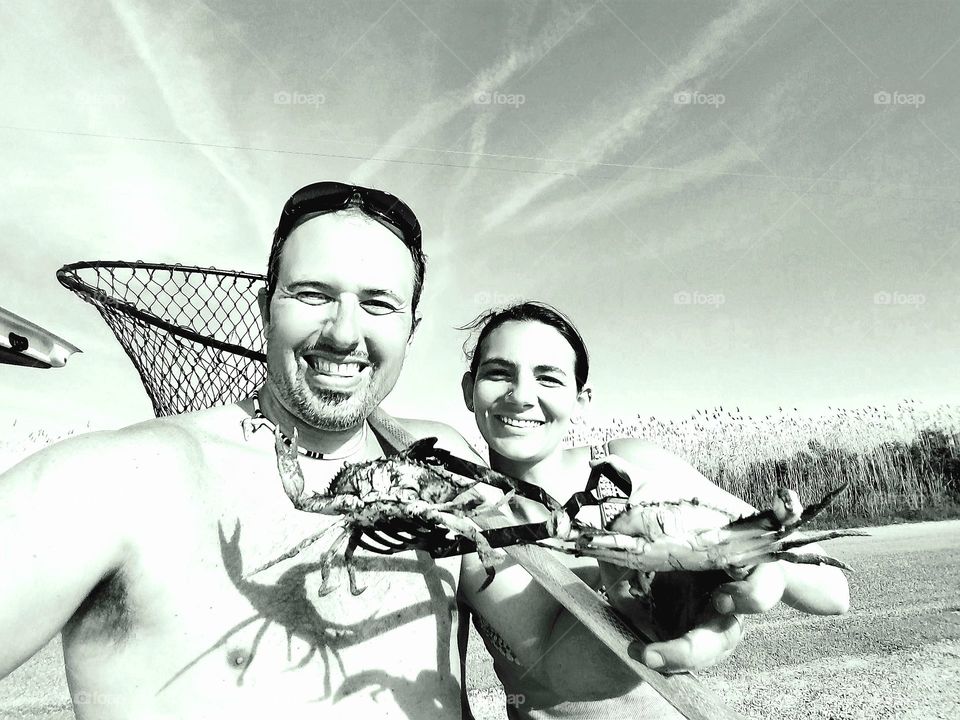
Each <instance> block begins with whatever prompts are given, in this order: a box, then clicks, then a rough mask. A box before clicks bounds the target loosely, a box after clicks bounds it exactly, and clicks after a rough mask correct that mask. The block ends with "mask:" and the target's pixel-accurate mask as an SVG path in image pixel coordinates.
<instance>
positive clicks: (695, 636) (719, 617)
mask: <svg viewBox="0 0 960 720" xmlns="http://www.w3.org/2000/svg"><path fill="white" fill-rule="evenodd" d="M591 465H592V466H597V465H605V466H606V467H607V468H609V470H610V471H612V472H614V473H616V474H617V475H618V476H619V477H620V478H621V479H622V480H626V481H628V482H629V483H630V485H631V493H630V502H631V503H640V502H646V503H650V502H657V501H662V500H676V499H680V498H681V497H686V494H685V493H683V490H682V488H681V487H671V485H672V484H671V483H663V482H661V483H656V482H651V480H655V478H653V477H652V476H651V475H650V474H649V473H648V472H644V470H643V469H641V468H639V467H638V466H637V465H635V464H634V463H631V462H630V461H628V460H626V459H625V458H622V457H619V456H617V455H608V456H607V457H605V458H601V459H599V460H596V461H594V462H592V463H591ZM687 499H689V498H687ZM617 530H618V531H619V532H623V533H624V534H628V535H630V534H634V535H639V534H641V533H642V532H643V528H641V527H631V526H630V524H629V522H623V521H622V522H621V523H620V526H619V527H618V528H617ZM631 531H632V532H631ZM600 572H601V577H602V578H603V583H604V586H605V587H606V588H607V596H608V598H609V600H610V602H611V604H612V605H613V606H614V607H615V608H616V609H617V610H618V611H620V612H621V613H622V614H623V615H625V616H626V617H627V618H628V619H629V620H630V621H631V622H632V623H633V624H634V625H635V626H636V627H637V628H638V629H639V630H641V631H642V632H644V633H645V634H647V635H648V636H650V637H652V638H655V639H657V640H659V642H653V643H650V644H649V645H646V646H645V647H642V646H639V647H638V651H639V652H642V659H643V662H644V664H646V665H648V666H649V667H651V668H655V669H657V670H659V671H661V672H664V673H670V672H682V671H688V670H699V669H703V668H706V667H710V666H712V665H715V664H717V663H719V662H722V661H723V660H724V659H726V658H727V657H728V656H729V655H730V654H731V653H732V652H733V650H734V649H736V647H737V645H738V644H739V643H740V640H741V639H742V637H743V625H742V618H741V617H740V616H741V615H745V614H752V613H761V612H766V611H767V610H769V609H771V608H772V607H774V606H775V605H776V604H777V603H778V602H780V600H781V598H782V597H783V594H784V590H785V588H786V580H785V577H784V572H783V570H782V569H781V563H765V564H762V565H760V566H758V567H756V568H753V569H752V570H751V571H749V573H748V574H747V575H746V577H743V578H742V579H738V580H732V581H731V580H730V577H729V576H728V575H727V574H726V573H724V572H722V571H716V572H710V571H707V572H685V571H675V572H661V573H657V574H655V575H654V576H653V578H652V580H651V579H650V578H649V577H648V578H645V579H641V578H638V577H637V576H638V575H639V574H638V573H637V572H636V571H634V570H628V569H625V568H622V567H620V566H616V565H609V564H607V563H602V562H601V563H600ZM631 579H632V582H630V581H631ZM631 586H633V588H631ZM638 586H641V587H644V588H645V589H646V590H647V593H648V594H647V595H646V596H643V595H641V596H640V597H638V595H637V591H636V587H638ZM661 638H671V639H665V640H663V639H661ZM640 647H642V650H640Z"/></svg>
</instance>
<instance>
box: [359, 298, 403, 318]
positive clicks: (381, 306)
mask: <svg viewBox="0 0 960 720" xmlns="http://www.w3.org/2000/svg"><path fill="white" fill-rule="evenodd" d="M361 305H363V309H364V310H366V311H367V312H368V313H370V314H371V315H389V314H390V313H396V312H400V308H398V307H397V306H396V305H393V304H391V303H389V302H387V301H386V300H366V301H364V302H363V303H361Z"/></svg>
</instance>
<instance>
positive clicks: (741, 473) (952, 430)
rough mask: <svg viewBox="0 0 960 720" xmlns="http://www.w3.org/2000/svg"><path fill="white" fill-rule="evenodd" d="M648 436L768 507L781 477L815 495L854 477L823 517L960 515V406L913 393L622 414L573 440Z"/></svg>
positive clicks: (858, 520) (867, 520)
mask: <svg viewBox="0 0 960 720" xmlns="http://www.w3.org/2000/svg"><path fill="white" fill-rule="evenodd" d="M616 437H636V438H646V439H649V440H650V441H652V442H654V443H656V444H657V445H659V446H660V447H663V448H664V449H666V450H669V451H671V452H673V453H675V454H676V455H679V456H680V457H682V458H684V459H686V460H687V461H688V462H690V463H691V464H692V465H693V466H694V467H696V468H697V469H698V470H700V472H702V473H703V474H704V475H706V476H707V477H708V478H710V479H712V480H713V481H714V482H716V483H717V484H718V485H720V486H721V487H723V488H724V489H726V490H728V491H729V492H731V493H733V494H735V495H737V496H739V497H742V498H744V499H745V500H747V501H748V502H750V503H751V504H753V505H754V506H756V507H767V506H768V505H769V503H770V499H771V497H772V494H773V492H774V490H775V489H776V488H777V487H790V488H793V489H795V490H797V491H798V492H799V493H800V495H801V497H802V498H803V499H804V500H805V501H806V502H808V503H809V502H812V501H813V500H815V499H819V498H820V497H822V496H823V495H824V494H826V493H827V491H829V490H831V489H833V488H836V487H837V486H839V485H842V484H844V483H846V484H847V489H846V491H845V492H844V493H843V494H842V495H840V497H838V498H837V500H836V501H835V503H834V504H833V506H832V507H831V508H830V511H829V512H828V513H826V514H825V515H824V517H823V519H822V521H821V523H822V524H832V525H836V524H838V523H844V524H847V525H865V524H883V523H887V522H895V521H898V520H925V519H940V518H945V517H960V407H956V406H950V405H942V406H936V407H928V406H925V405H922V404H920V403H917V402H914V401H911V400H905V401H902V402H900V403H898V404H897V405H896V406H894V407H890V406H885V407H871V406H868V407H864V408H858V409H844V408H829V409H828V411H827V412H825V413H822V414H819V415H815V416H804V415H802V414H800V413H799V412H797V411H796V409H792V410H791V409H783V408H781V409H780V410H779V411H778V412H777V413H774V414H772V415H766V416H764V417H750V416H748V415H744V414H743V413H741V412H740V411H739V408H735V409H729V408H722V407H717V408H712V409H710V410H698V411H696V412H695V413H693V414H692V415H691V416H690V417H689V418H687V419H684V420H682V421H666V422H664V421H661V420H658V419H657V418H655V417H641V416H635V417H632V418H620V419H615V420H611V421H609V422H606V423H603V424H601V425H599V426H595V427H591V428H582V427H580V428H577V427H575V428H574V429H573V430H572V431H571V433H570V434H569V435H568V437H567V442H568V444H570V445H585V444H596V443H600V442H603V441H605V440H609V439H613V438H616Z"/></svg>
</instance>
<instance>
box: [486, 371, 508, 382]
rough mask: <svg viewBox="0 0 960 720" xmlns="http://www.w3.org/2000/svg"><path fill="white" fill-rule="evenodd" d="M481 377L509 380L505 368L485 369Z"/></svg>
mask: <svg viewBox="0 0 960 720" xmlns="http://www.w3.org/2000/svg"><path fill="white" fill-rule="evenodd" d="M483 377H484V378H485V379H487V380H509V379H510V375H509V373H507V371H506V370H487V371H486V372H485V373H483Z"/></svg>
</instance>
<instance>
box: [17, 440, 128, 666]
mask: <svg viewBox="0 0 960 720" xmlns="http://www.w3.org/2000/svg"><path fill="white" fill-rule="evenodd" d="M110 437H111V435H108V434H106V433H97V434H92V435H86V436H81V437H78V438H73V439H70V440H67V441H64V442H61V443H58V444H57V445H54V446H52V447H49V448H47V449H45V450H43V451H41V452H39V453H37V454H35V455H33V456H31V457H29V458H27V459H26V460H24V461H23V462H21V463H20V464H18V465H16V466H14V467H13V468H11V469H10V470H8V471H7V472H5V473H4V474H3V475H0V577H2V578H3V580H2V585H0V588H2V589H0V637H3V642H2V643H0V677H4V676H6V675H7V674H9V673H10V672H12V671H13V670H14V669H16V668H17V667H18V666H19V665H20V664H21V663H23V662H24V661H26V660H27V659H29V658H30V657H31V656H32V655H33V654H34V653H35V652H37V651H38V650H39V649H40V648H42V647H43V646H44V645H45V644H46V643H47V642H48V641H49V640H50V639H51V638H52V637H53V636H54V635H55V634H56V633H57V632H59V631H60V629H61V628H62V627H63V626H64V624H65V623H66V622H67V621H68V620H69V619H70V617H71V616H72V615H73V613H74V612H75V611H76V609H77V607H79V605H80V603H81V602H83V600H84V598H85V597H86V596H87V595H88V594H89V593H90V591H91V590H92V589H93V588H94V587H95V586H96V585H97V583H98V582H100V580H102V579H104V578H106V577H108V576H109V575H110V574H111V573H112V572H114V571H115V570H116V569H118V568H119V567H120V566H121V563H122V561H123V557H124V552H125V548H126V538H125V533H124V529H123V528H124V518H123V516H122V515H123V514H122V513H118V512H117V510H116V508H117V507H118V504H119V503H120V502H121V496H120V495H118V493H120V492H122V490H121V486H122V483H121V482H119V480H120V478H117V477H116V472H115V468H111V467H110V466H111V465H112V463H111V462H110V457H112V456H113V455H114V454H115V453H113V452H110V451H109V450H108V447H107V446H108V444H109V440H108V438H110Z"/></svg>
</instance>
